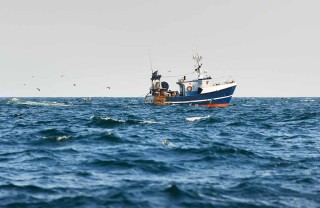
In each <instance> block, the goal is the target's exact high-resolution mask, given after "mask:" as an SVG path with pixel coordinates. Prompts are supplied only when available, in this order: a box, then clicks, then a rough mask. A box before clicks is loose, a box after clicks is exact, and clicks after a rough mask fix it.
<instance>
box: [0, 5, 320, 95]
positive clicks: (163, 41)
mask: <svg viewBox="0 0 320 208" xmlns="http://www.w3.org/2000/svg"><path fill="white" fill-rule="evenodd" d="M319 11H320V1H319V0H314V1H311V0H299V1H287V0H265V1H262V0H241V1H238V0H233V1H228V0H208V1H201V0H197V1H196V0H193V1H187V0H181V1H174V0H168V1H167V0H161V1H160V0H159V1H155V0H127V1H125V0H117V1H106V0H101V1H98V0H90V1H89V0H87V1H84V0H54V1H49V0H27V1H26V0H1V1H0V96H2V97H3V96H11V97H19V96H143V95H145V94H146V93H147V92H148V89H149V87H150V76H151V72H150V62H149V48H150V49H151V56H152V65H153V68H154V69H158V70H159V71H160V73H162V74H163V75H171V76H174V75H180V74H184V73H190V72H192V71H193V69H194V67H193V65H194V63H193V60H192V55H193V54H192V53H193V51H197V52H199V53H200V54H201V55H202V56H203V58H204V60H203V68H204V69H206V70H208V71H209V74H210V75H211V76H212V77H222V76H229V75H232V76H234V78H235V80H236V81H237V83H238V87H237V89H236V92H235V96H239V97H240V96H320V12H319ZM168 70H171V72H170V73H169V72H168ZM61 75H65V76H64V77H60V76H61ZM32 76H34V78H32ZM190 78H191V77H190ZM167 80H168V81H169V83H170V84H171V85H170V86H171V88H172V89H173V90H174V89H178V88H177V87H176V84H175V81H176V80H177V78H169V79H167ZM74 83H75V84H76V87H74V86H73V84H74ZM23 84H26V85H25V86H24V85H23ZM107 86H110V87H111V90H108V89H106V87H107ZM36 88H40V89H41V91H40V92H39V91H38V90H36Z"/></svg>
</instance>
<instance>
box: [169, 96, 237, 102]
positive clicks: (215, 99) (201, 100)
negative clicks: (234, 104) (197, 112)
mask: <svg viewBox="0 0 320 208" xmlns="http://www.w3.org/2000/svg"><path fill="white" fill-rule="evenodd" d="M231 96H232V95H229V96H224V97H218V98H213V99H205V100H189V101H176V102H171V101H169V102H168V103H172V104H180V103H196V102H205V101H211V100H220V99H224V98H228V97H231Z"/></svg>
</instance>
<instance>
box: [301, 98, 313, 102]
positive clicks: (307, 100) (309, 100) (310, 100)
mask: <svg viewBox="0 0 320 208" xmlns="http://www.w3.org/2000/svg"><path fill="white" fill-rule="evenodd" d="M300 101H301V102H315V100H312V99H308V98H306V99H305V100H300Z"/></svg>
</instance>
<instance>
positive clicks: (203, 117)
mask: <svg viewBox="0 0 320 208" xmlns="http://www.w3.org/2000/svg"><path fill="white" fill-rule="evenodd" d="M207 118H210V116H209V115H208V116H202V117H189V118H186V121H190V122H193V121H198V120H202V119H207Z"/></svg>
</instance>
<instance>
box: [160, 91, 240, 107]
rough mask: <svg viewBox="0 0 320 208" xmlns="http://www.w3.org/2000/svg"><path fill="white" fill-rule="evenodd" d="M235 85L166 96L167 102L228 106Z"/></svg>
mask: <svg viewBox="0 0 320 208" xmlns="http://www.w3.org/2000/svg"><path fill="white" fill-rule="evenodd" d="M235 89H236V86H232V87H228V88H225V89H221V90H218V91H214V92H209V93H204V94H198V95H193V96H181V97H179V96H177V97H167V98H166V101H167V104H192V105H205V106H210V107H220V106H221V107H222V106H228V105H229V103H230V101H231V98H232V95H233V93H234V91H235Z"/></svg>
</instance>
